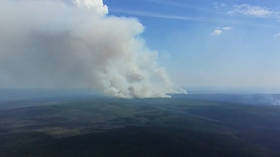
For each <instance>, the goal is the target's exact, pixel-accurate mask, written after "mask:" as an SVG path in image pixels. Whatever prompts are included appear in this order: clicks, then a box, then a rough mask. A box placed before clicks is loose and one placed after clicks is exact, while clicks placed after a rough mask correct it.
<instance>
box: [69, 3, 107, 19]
mask: <svg viewBox="0 0 280 157" xmlns="http://www.w3.org/2000/svg"><path fill="white" fill-rule="evenodd" d="M74 4H76V5H77V6H78V7H80V8H87V9H90V10H93V11H96V13H97V14H100V15H106V14H108V7H107V6H106V5H104V4H103V1H102V0H74Z"/></svg>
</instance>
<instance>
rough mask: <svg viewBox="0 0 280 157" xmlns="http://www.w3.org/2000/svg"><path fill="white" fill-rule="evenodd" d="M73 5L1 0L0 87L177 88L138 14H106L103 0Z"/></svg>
mask: <svg viewBox="0 0 280 157" xmlns="http://www.w3.org/2000/svg"><path fill="white" fill-rule="evenodd" d="M74 4H75V5H76V6H75V5H72V6H71V5H67V4H65V3H63V2H59V1H50V0H45V1H11V0H7V1H6V0H4V1H1V5H0V10H1V14H0V34H1V36H0V47H1V50H0V88H26V87H27V88H94V89H97V90H99V91H101V92H103V93H105V94H107V95H110V96H116V97H124V98H132V97H138V98H145V97H166V96H167V93H172V92H175V91H174V86H173V84H172V82H171V81H170V80H169V78H168V75H167V73H166V72H165V70H164V69H163V68H162V67H160V66H159V65H158V64H157V62H156V60H157V53H156V52H154V51H151V50H149V49H148V48H147V47H146V46H145V42H144V40H143V39H142V38H141V37H140V36H139V35H140V34H141V33H142V31H143V26H142V25H141V24H140V23H139V22H138V21H137V20H136V19H131V18H124V17H114V16H107V15H106V14H107V13H108V8H107V6H106V5H104V4H103V2H102V0H75V1H74ZM77 6H78V7H77Z"/></svg>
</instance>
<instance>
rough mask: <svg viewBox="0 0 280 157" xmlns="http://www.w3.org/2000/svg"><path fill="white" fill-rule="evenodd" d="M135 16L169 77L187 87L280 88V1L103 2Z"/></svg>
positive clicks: (114, 10) (113, 12)
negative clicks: (142, 26)
mask: <svg viewBox="0 0 280 157" xmlns="http://www.w3.org/2000/svg"><path fill="white" fill-rule="evenodd" d="M104 3H105V4H106V5H107V6H108V8H109V15H113V16H125V17H132V18H137V19H138V20H139V21H140V22H141V23H142V24H143V25H144V27H145V31H144V32H143V33H142V34H141V37H142V38H143V39H144V40H145V42H146V44H147V46H148V47H149V48H150V49H152V50H156V51H157V52H158V54H159V62H160V64H161V65H162V66H164V67H165V68H166V69H167V71H168V73H169V74H170V76H171V78H172V80H174V81H175V82H176V83H178V84H180V85H181V86H183V87H185V88H187V89H188V88H189V89H195V88H203V89H210V88H211V89H234V90H235V89H239V90H259V91H279V89H280V71H279V69H280V62H279V59H280V44H279V43H280V28H279V24H280V7H279V6H280V1H278V0H265V1H264V0H217V1H213V0H133V1H132V0H104Z"/></svg>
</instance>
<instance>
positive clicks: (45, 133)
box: [0, 90, 280, 157]
mask: <svg viewBox="0 0 280 157" xmlns="http://www.w3.org/2000/svg"><path fill="white" fill-rule="evenodd" d="M1 92H2V96H1V97H0V141H1V144H0V156H1V157H19V156H20V157H112V156H119V157H157V156H158V157H188V156H190V157H205V156H207V157H270V156H271V157H278V156H280V150H279V146H280V125H279V124H280V106H278V105H277V104H273V103H269V102H272V101H270V100H273V101H277V100H278V97H279V96H278V95H261V94H259V95H226V94H225V95H223V94H221V95H213V94H211V95H206V94H195V95H173V97H172V98H171V99H116V98H106V97H100V96H93V95H91V94H85V92H82V94H81V92H75V93H74V94H73V93H71V94H69V93H68V94H50V93H53V91H48V92H41V93H43V94H40V92H36V91H35V92H34V91H33V93H34V94H27V93H28V92H23V93H25V95H24V94H20V93H21V92H22V91H16V92H15V91H13V90H11V91H9V93H8V92H6V91H5V90H2V91H1V90H0V93H1ZM29 93H30V92H29ZM31 93H32V92H31ZM60 93H64V92H60ZM77 93H78V94H77ZM5 94H6V96H5ZM7 95H9V97H8V96H7ZM20 95H21V96H20ZM22 95H23V96H22ZM34 95H37V96H34ZM42 95H44V96H42ZM13 96H14V97H17V98H13ZM267 97H270V98H271V99H270V98H267ZM254 101H255V103H254Z"/></svg>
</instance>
